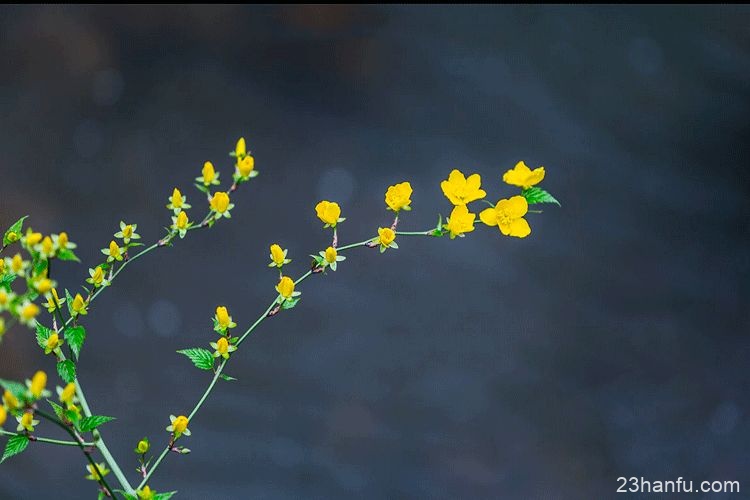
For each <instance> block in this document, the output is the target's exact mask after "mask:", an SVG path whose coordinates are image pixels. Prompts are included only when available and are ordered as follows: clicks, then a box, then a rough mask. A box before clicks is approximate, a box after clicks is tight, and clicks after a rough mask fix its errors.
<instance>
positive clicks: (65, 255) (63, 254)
mask: <svg viewBox="0 0 750 500" xmlns="http://www.w3.org/2000/svg"><path fill="white" fill-rule="evenodd" d="M57 258H58V259H60V260H72V261H75V262H81V259H79V258H78V256H77V255H76V254H75V253H74V252H73V250H70V249H69V248H61V249H60V250H58V251H57Z"/></svg>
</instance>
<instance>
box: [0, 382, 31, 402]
mask: <svg viewBox="0 0 750 500" xmlns="http://www.w3.org/2000/svg"><path fill="white" fill-rule="evenodd" d="M0 386H2V387H3V389H6V390H8V391H10V392H11V393H12V394H13V395H14V396H15V397H17V398H20V397H22V396H23V394H24V393H25V392H26V386H25V385H23V384H21V383H19V382H14V381H13V380H5V379H2V378H0Z"/></svg>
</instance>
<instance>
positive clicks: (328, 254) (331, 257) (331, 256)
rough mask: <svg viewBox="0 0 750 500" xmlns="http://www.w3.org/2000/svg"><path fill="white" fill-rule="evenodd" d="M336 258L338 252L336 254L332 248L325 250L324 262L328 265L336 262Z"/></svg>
mask: <svg viewBox="0 0 750 500" xmlns="http://www.w3.org/2000/svg"><path fill="white" fill-rule="evenodd" d="M336 257H338V252H336V249H335V248H333V247H328V248H326V251H325V259H326V262H328V263H329V264H333V263H334V262H336Z"/></svg>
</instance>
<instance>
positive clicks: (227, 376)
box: [219, 373, 237, 382]
mask: <svg viewBox="0 0 750 500" xmlns="http://www.w3.org/2000/svg"><path fill="white" fill-rule="evenodd" d="M219 377H220V378H221V379H222V380H226V381H227V382H232V381H233V380H237V379H236V378H234V377H231V376H229V375H227V374H225V373H222V374H220V375H219Z"/></svg>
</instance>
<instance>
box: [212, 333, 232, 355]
mask: <svg viewBox="0 0 750 500" xmlns="http://www.w3.org/2000/svg"><path fill="white" fill-rule="evenodd" d="M210 345H211V347H213V348H214V349H215V351H214V358H218V357H219V356H221V357H222V358H224V359H229V353H232V352H234V351H236V350H237V346H236V345H232V344H230V343H229V341H228V340H227V338H226V337H221V338H220V339H219V340H217V341H216V342H211V343H210Z"/></svg>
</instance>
